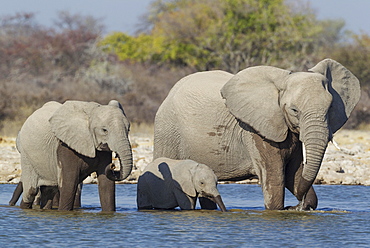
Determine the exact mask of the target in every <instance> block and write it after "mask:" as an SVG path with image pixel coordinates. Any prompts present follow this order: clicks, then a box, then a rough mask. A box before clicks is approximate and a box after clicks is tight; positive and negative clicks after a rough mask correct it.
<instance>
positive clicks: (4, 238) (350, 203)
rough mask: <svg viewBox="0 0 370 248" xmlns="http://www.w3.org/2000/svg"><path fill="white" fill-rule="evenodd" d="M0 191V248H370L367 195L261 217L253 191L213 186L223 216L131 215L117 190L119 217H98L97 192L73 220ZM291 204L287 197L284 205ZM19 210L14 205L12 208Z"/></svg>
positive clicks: (87, 190) (346, 189)
mask: <svg viewBox="0 0 370 248" xmlns="http://www.w3.org/2000/svg"><path fill="white" fill-rule="evenodd" d="M14 188H15V185H7V184H3V185H0V227H1V231H0V246H1V247H76V246H77V247H100V246H103V247H124V246H130V247H216V246H217V247H219V246H220V247H369V246H370V187H365V186H329V185H316V186H315V189H316V192H317V195H318V197H319V206H318V210H316V211H312V212H296V211H266V210H264V208H263V197H262V193H261V188H260V187H259V186H258V185H238V184H226V185H219V191H220V192H221V195H222V197H223V200H224V203H225V205H226V207H227V209H228V210H230V211H229V212H226V213H222V212H220V211H205V210H195V211H179V210H175V211H137V210H136V185H117V212H116V213H109V214H108V213H101V212H100V204H99V198H98V189H97V185H84V188H83V194H82V205H83V208H82V209H80V210H75V211H72V212H59V211H57V210H47V211H43V210H36V209H34V210H22V209H20V208H19V207H9V206H7V204H8V201H9V199H10V197H11V194H12V192H13V190H14ZM296 204H297V201H296V200H295V198H294V197H293V196H292V195H291V194H290V193H287V199H286V205H296ZM18 205H19V203H18Z"/></svg>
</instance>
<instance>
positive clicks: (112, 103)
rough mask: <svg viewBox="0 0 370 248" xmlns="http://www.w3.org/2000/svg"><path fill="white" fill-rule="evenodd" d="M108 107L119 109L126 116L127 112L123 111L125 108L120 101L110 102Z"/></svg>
mask: <svg viewBox="0 0 370 248" xmlns="http://www.w3.org/2000/svg"><path fill="white" fill-rule="evenodd" d="M108 105H109V106H113V107H117V108H119V109H120V110H122V113H123V115H124V116H126V114H125V111H124V110H123V107H122V105H121V104H120V103H119V101H117V100H110V101H109V103H108Z"/></svg>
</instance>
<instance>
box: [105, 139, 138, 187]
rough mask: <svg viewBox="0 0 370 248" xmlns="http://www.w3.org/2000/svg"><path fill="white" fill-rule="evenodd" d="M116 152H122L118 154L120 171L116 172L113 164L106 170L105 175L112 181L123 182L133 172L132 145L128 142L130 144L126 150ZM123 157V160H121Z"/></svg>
mask: <svg viewBox="0 0 370 248" xmlns="http://www.w3.org/2000/svg"><path fill="white" fill-rule="evenodd" d="M127 142H128V141H127ZM113 149H114V148H113ZM114 150H115V151H120V152H116V154H117V158H118V160H119V164H120V170H119V171H115V170H114V169H115V165H114V164H113V163H111V164H109V165H108V166H107V167H106V168H105V175H106V177H107V178H108V179H110V180H112V181H122V180H124V179H125V178H127V177H128V176H129V175H130V173H131V170H132V164H133V162H132V150H131V145H130V143H129V142H128V144H126V147H125V148H123V149H114ZM121 155H123V157H122V158H121Z"/></svg>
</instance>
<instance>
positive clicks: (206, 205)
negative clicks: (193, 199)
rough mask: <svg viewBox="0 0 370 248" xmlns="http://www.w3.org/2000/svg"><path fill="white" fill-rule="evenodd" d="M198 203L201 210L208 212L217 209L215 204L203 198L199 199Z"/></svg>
mask: <svg viewBox="0 0 370 248" xmlns="http://www.w3.org/2000/svg"><path fill="white" fill-rule="evenodd" d="M199 203H200V207H201V209H208V210H214V209H217V204H216V203H215V202H214V201H212V200H210V199H208V198H205V197H199Z"/></svg>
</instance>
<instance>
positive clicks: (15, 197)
mask: <svg viewBox="0 0 370 248" xmlns="http://www.w3.org/2000/svg"><path fill="white" fill-rule="evenodd" d="M22 192H23V184H22V182H19V183H18V184H17V187H16V188H15V190H14V192H13V196H12V199H10V201H9V205H10V206H14V205H15V204H16V203H17V201H18V199H19V197H20V196H21V194H22Z"/></svg>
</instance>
